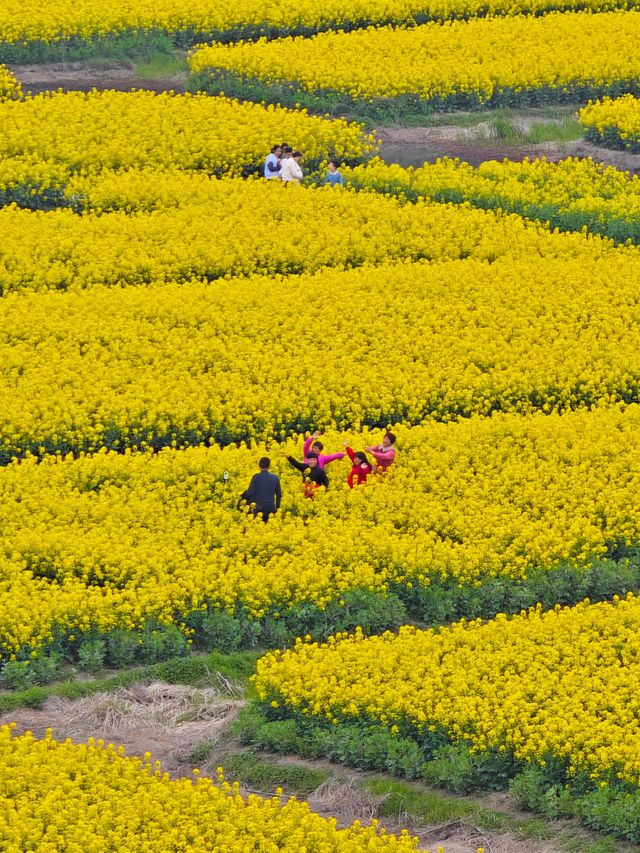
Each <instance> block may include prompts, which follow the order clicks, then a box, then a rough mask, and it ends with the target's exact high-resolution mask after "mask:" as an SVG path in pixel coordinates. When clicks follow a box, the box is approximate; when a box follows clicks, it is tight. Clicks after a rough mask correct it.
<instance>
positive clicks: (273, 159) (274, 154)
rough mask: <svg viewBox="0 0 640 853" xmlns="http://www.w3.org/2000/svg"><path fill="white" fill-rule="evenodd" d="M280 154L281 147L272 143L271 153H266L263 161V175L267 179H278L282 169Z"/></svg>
mask: <svg viewBox="0 0 640 853" xmlns="http://www.w3.org/2000/svg"><path fill="white" fill-rule="evenodd" d="M281 155H282V149H281V148H280V146H279V145H274V146H273V148H272V149H271V153H270V154H268V155H267V159H266V160H265V162H264V176H265V178H267V180H270V181H271V180H273V179H274V178H277V179H278V180H279V179H280V171H281V169H282V164H281V162H280V157H281Z"/></svg>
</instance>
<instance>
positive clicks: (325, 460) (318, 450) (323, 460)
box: [304, 431, 344, 470]
mask: <svg viewBox="0 0 640 853" xmlns="http://www.w3.org/2000/svg"><path fill="white" fill-rule="evenodd" d="M319 438H320V433H319V432H317V431H316V432H314V433H313V435H310V436H309V438H307V439H306V441H305V443H304V461H305V462H306V461H307V453H309V452H311V453H315V454H317V456H318V467H319V468H322V470H324V466H325V465H328V464H329V462H335V460H336V459H344V453H323V452H322V451H323V450H324V444H323V443H322V442H321V441H318V439H319Z"/></svg>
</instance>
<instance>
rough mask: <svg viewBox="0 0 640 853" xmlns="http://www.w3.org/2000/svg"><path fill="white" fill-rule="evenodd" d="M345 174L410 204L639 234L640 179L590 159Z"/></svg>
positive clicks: (381, 166)
mask: <svg viewBox="0 0 640 853" xmlns="http://www.w3.org/2000/svg"><path fill="white" fill-rule="evenodd" d="M639 128H640V125H639ZM343 173H344V176H345V178H346V179H347V180H348V182H349V183H350V184H352V185H353V186H354V187H357V188H358V189H359V190H373V191H374V192H381V193H385V194H391V195H395V196H398V197H399V198H405V199H406V198H408V199H415V198H425V199H428V200H430V201H468V202H471V203H472V204H474V205H477V206H479V207H483V208H494V209H495V208H501V209H503V210H511V211H514V212H517V213H521V214H524V215H526V216H531V217H538V218H542V219H544V218H545V217H553V218H555V221H562V222H563V223H566V225H567V227H569V226H572V227H574V228H576V229H579V228H581V227H582V226H583V225H584V224H587V225H588V227H589V228H590V229H592V230H596V231H598V232H599V233H611V232H612V231H613V230H614V228H615V225H614V223H618V226H619V230H620V233H621V235H624V234H627V233H633V234H634V236H635V232H636V230H637V227H636V223H637V222H638V221H640V177H638V176H637V175H630V174H629V173H628V172H622V171H620V170H618V169H615V168H614V167H613V166H604V165H602V164H601V163H595V162H594V161H593V160H591V159H590V158H585V159H581V158H577V157H569V158H567V159H566V160H560V162H558V163H553V162H549V161H548V160H546V159H545V158H541V159H535V160H528V159H525V160H523V161H522V162H516V161H513V160H507V159H505V160H503V161H502V162H497V161H495V160H486V161H485V162H484V163H481V164H480V165H479V166H478V167H477V168H474V167H473V166H471V165H470V164H469V163H465V162H464V161H460V160H451V159H449V158H444V159H442V160H440V159H439V160H437V162H435V163H425V164H424V166H422V167H421V168H419V169H411V168H409V169H403V168H402V167H401V166H398V165H395V164H390V165H388V164H386V163H384V162H383V161H382V160H378V159H376V160H373V161H371V162H370V163H368V164H367V165H366V166H357V167H355V168H353V169H343ZM621 223H625V224H626V226H627V228H626V230H625V229H624V227H622V226H621ZM638 236H639V237H640V232H638Z"/></svg>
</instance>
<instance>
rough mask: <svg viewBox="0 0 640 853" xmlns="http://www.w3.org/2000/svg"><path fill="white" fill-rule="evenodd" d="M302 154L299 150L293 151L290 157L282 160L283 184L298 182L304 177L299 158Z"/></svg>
mask: <svg viewBox="0 0 640 853" xmlns="http://www.w3.org/2000/svg"><path fill="white" fill-rule="evenodd" d="M301 159H302V154H301V153H300V152H299V151H294V152H293V153H292V154H291V156H290V157H287V158H286V159H285V160H283V161H282V182H283V183H284V184H299V183H300V182H301V181H302V178H303V177H304V173H303V171H302V168H301V167H300V160H301Z"/></svg>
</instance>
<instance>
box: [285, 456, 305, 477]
mask: <svg viewBox="0 0 640 853" xmlns="http://www.w3.org/2000/svg"><path fill="white" fill-rule="evenodd" d="M287 462H288V463H289V465H293V467H294V468H297V469H298V471H302V473H304V472H305V471H306V470H307V468H308V467H309V466H308V465H305V463H304V462H298V460H297V459H294V458H293V456H287Z"/></svg>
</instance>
